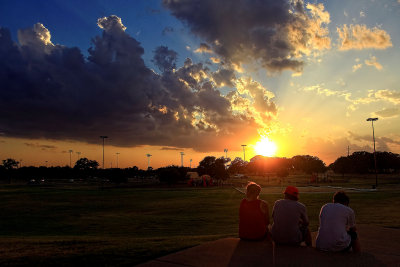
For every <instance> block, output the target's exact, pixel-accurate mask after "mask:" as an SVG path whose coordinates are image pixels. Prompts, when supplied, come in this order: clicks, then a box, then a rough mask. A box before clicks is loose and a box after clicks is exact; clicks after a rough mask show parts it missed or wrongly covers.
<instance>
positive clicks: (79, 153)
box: [76, 152, 81, 160]
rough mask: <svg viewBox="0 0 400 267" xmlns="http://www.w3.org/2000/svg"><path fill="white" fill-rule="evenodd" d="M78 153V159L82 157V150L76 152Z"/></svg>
mask: <svg viewBox="0 0 400 267" xmlns="http://www.w3.org/2000/svg"><path fill="white" fill-rule="evenodd" d="M76 154H78V160H79V159H80V158H81V152H76Z"/></svg>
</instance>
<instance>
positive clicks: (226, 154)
mask: <svg viewBox="0 0 400 267" xmlns="http://www.w3.org/2000/svg"><path fill="white" fill-rule="evenodd" d="M224 152H225V158H226V159H227V158H228V149H227V148H225V149H224Z"/></svg>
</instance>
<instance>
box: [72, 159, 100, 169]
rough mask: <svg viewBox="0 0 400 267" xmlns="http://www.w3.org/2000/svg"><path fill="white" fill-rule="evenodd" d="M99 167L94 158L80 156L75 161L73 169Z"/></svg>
mask: <svg viewBox="0 0 400 267" xmlns="http://www.w3.org/2000/svg"><path fill="white" fill-rule="evenodd" d="M98 167H99V163H98V162H97V161H95V160H90V159H87V158H81V159H79V160H77V161H76V163H75V166H74V169H77V170H82V171H86V170H96V169H97V168H98Z"/></svg>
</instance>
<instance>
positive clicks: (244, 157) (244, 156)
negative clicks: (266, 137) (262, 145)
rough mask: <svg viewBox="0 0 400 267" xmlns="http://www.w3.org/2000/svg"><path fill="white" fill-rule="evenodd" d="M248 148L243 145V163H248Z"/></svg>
mask: <svg viewBox="0 0 400 267" xmlns="http://www.w3.org/2000/svg"><path fill="white" fill-rule="evenodd" d="M246 146H247V145H242V147H243V161H246Z"/></svg>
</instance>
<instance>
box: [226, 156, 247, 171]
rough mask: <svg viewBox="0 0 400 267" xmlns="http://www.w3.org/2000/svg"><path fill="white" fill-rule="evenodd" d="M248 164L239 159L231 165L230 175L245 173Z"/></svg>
mask: <svg viewBox="0 0 400 267" xmlns="http://www.w3.org/2000/svg"><path fill="white" fill-rule="evenodd" d="M247 164H248V163H247V162H246V161H244V160H242V158H240V157H237V158H235V159H234V160H233V161H232V162H231V164H230V165H229V168H228V172H229V173H230V174H236V173H243V172H244V171H245V168H246V165H247Z"/></svg>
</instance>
